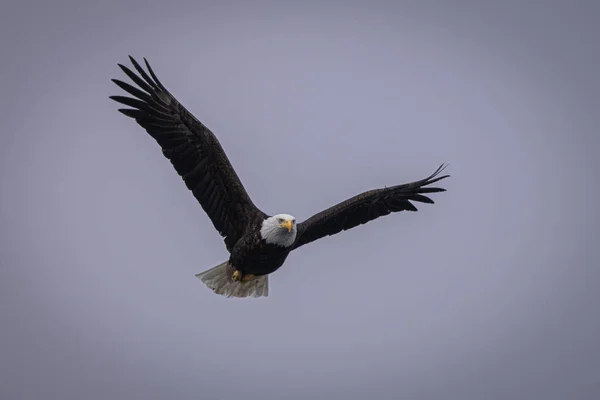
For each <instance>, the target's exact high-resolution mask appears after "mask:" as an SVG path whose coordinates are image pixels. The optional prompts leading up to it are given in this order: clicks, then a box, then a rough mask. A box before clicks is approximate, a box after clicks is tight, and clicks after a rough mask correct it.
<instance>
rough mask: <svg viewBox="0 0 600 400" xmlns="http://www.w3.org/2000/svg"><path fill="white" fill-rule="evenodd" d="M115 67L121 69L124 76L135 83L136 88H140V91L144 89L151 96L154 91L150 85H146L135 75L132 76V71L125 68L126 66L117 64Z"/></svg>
mask: <svg viewBox="0 0 600 400" xmlns="http://www.w3.org/2000/svg"><path fill="white" fill-rule="evenodd" d="M117 65H118V66H119V68H121V70H123V72H125V74H126V75H127V76H128V77H129V79H131V80H132V81H134V82H135V83H137V84H138V86H139V87H141V88H142V89H144V90H145V91H146V92H148V93H149V94H151V93H152V92H153V91H154V90H153V88H152V87H151V86H150V85H148V84H147V83H146V82H145V81H144V80H143V79H141V78H140V77H139V76H137V75H136V74H134V73H133V71H132V70H130V69H129V68H127V67H126V66H124V65H122V64H117Z"/></svg>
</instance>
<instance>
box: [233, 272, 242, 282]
mask: <svg viewBox="0 0 600 400" xmlns="http://www.w3.org/2000/svg"><path fill="white" fill-rule="evenodd" d="M231 279H233V281H234V282H239V281H241V280H242V271H240V270H239V269H236V270H235V271H233V274H232V275H231Z"/></svg>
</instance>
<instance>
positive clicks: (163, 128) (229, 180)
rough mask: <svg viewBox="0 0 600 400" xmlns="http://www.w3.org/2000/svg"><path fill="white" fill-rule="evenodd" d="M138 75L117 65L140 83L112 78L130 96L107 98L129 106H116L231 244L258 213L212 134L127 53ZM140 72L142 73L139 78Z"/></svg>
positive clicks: (227, 242) (231, 245)
mask: <svg viewBox="0 0 600 400" xmlns="http://www.w3.org/2000/svg"><path fill="white" fill-rule="evenodd" d="M130 60H131V63H132V64H133V66H134V68H135V69H136V71H137V72H138V74H139V76H138V75H137V74H135V73H134V72H133V71H131V70H130V69H129V68H127V67H126V66H124V65H121V64H119V67H120V68H121V69H122V70H123V72H125V74H126V75H127V76H128V77H129V78H130V79H131V80H132V81H133V82H134V83H135V84H136V85H137V86H138V87H139V88H136V87H134V86H132V85H130V84H128V83H126V82H123V81H120V80H118V79H113V80H112V81H113V82H114V83H115V84H117V85H118V86H119V87H120V88H121V89H123V90H124V91H126V92H127V93H129V94H130V95H131V96H133V97H126V96H111V97H110V98H111V99H113V100H115V101H117V102H119V103H121V104H124V105H126V106H129V107H131V108H123V109H119V111H120V112H121V113H123V114H125V115H126V116H128V117H131V118H134V119H135V120H136V122H137V123H138V124H139V125H140V126H141V127H142V128H144V129H145V130H146V132H148V133H149V134H150V136H152V137H153V138H154V139H155V140H156V142H157V143H158V144H159V145H160V147H161V148H162V152H163V154H164V156H165V157H166V158H168V159H169V160H170V161H171V163H172V164H173V167H174V168H175V170H176V171H177V173H178V174H179V175H180V176H181V177H182V178H183V180H184V182H185V184H186V186H187V187H188V189H189V190H191V191H192V193H193V194H194V196H195V197H196V199H197V200H198V201H199V203H200V204H201V206H202V208H203V209H204V211H205V212H206V213H207V214H208V216H209V217H210V219H211V221H212V222H213V225H214V227H215V228H216V229H217V230H218V231H219V233H220V234H221V235H222V236H224V237H225V243H226V245H227V248H229V249H230V248H232V247H233V245H234V244H235V243H236V242H237V240H238V239H239V238H240V237H241V235H242V234H243V232H244V230H245V229H246V226H247V224H246V220H247V218H249V217H251V216H252V214H253V213H260V211H259V210H258V209H257V208H256V207H255V206H254V204H253V203H252V201H251V199H250V197H249V196H248V194H247V192H246V190H245V189H244V187H243V185H242V183H241V181H240V180H239V178H238V176H237V174H236V173H235V170H234V169H233V167H232V166H231V164H230V162H229V160H228V159H227V156H226V155H225V152H224V151H223V148H222V147H221V145H220V143H219V141H218V140H217V138H216V137H215V135H214V134H213V133H212V132H211V131H210V130H209V129H208V128H207V127H206V126H204V125H203V124H202V123H201V122H200V121H198V120H197V119H196V118H195V117H194V116H193V115H192V114H191V113H189V111H187V110H186V109H185V107H183V106H182V105H181V104H180V103H179V102H178V101H177V100H176V99H175V97H174V96H173V95H172V94H171V93H169V91H168V90H167V89H166V88H165V87H164V86H163V84H162V83H161V82H160V81H159V80H158V78H157V77H156V75H155V74H154V71H153V70H152V68H151V67H150V65H149V63H148V61H146V59H144V61H145V64H146V68H147V69H148V72H149V73H150V76H149V75H148V74H147V73H146V72H145V71H144V70H143V69H142V67H141V66H140V65H139V64H138V63H137V62H136V61H135V60H134V59H133V58H132V57H130ZM140 76H141V77H140Z"/></svg>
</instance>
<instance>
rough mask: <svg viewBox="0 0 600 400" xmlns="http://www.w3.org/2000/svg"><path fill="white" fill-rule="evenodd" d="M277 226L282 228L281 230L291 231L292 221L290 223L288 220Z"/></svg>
mask: <svg viewBox="0 0 600 400" xmlns="http://www.w3.org/2000/svg"><path fill="white" fill-rule="evenodd" d="M279 226H280V227H282V228H285V229H287V230H288V232H291V231H292V221H290V220H289V219H288V220H285V221H283V222H282V223H281V224H280V225H279Z"/></svg>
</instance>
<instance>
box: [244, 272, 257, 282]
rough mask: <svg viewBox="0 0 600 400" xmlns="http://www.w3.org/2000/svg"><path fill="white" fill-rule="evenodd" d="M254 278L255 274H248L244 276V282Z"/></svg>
mask: <svg viewBox="0 0 600 400" xmlns="http://www.w3.org/2000/svg"><path fill="white" fill-rule="evenodd" d="M252 279H254V275H252V274H246V275H244V276H243V277H242V283H246V282H250V281H251V280H252Z"/></svg>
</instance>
